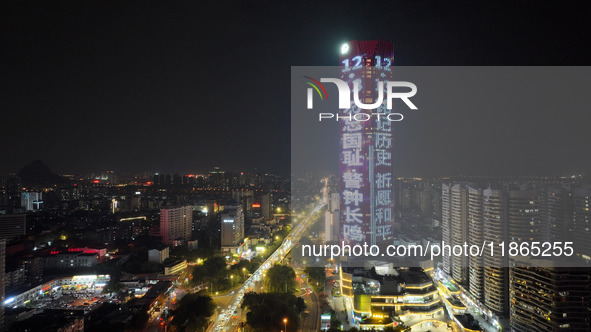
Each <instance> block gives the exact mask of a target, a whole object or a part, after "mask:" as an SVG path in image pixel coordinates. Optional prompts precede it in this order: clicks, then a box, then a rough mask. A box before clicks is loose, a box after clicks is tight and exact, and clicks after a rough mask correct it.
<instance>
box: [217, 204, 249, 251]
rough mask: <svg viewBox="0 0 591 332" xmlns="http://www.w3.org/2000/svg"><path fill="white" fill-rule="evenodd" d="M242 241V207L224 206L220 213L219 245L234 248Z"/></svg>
mask: <svg viewBox="0 0 591 332" xmlns="http://www.w3.org/2000/svg"><path fill="white" fill-rule="evenodd" d="M243 239H244V211H243V209H242V206H240V205H236V206H225V207H224V212H223V213H222V227H221V243H222V248H223V247H235V246H238V245H240V243H241V242H242V240H243Z"/></svg>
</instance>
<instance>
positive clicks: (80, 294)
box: [29, 287, 111, 311]
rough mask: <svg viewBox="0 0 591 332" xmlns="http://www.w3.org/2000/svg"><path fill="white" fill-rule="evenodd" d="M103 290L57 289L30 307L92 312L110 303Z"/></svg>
mask: <svg viewBox="0 0 591 332" xmlns="http://www.w3.org/2000/svg"><path fill="white" fill-rule="evenodd" d="M110 300H111V298H110V297H109V294H103V293H102V288H101V289H92V288H84V289H83V288H80V287H78V288H70V289H67V288H62V287H56V288H54V289H53V290H52V291H51V292H49V293H46V294H45V295H42V296H40V297H39V298H38V299H36V300H34V301H31V303H30V304H29V305H32V306H35V307H38V308H46V309H72V310H85V311H91V310H93V309H94V308H96V307H97V306H98V305H100V303H102V302H105V301H110Z"/></svg>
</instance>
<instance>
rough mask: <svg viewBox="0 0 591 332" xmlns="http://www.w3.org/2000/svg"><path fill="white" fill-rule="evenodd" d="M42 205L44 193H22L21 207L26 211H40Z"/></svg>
mask: <svg viewBox="0 0 591 332" xmlns="http://www.w3.org/2000/svg"><path fill="white" fill-rule="evenodd" d="M41 204H43V193H38V192H28V191H25V192H22V193H21V207H22V208H23V209H25V210H26V211H34V210H39V209H40V208H41Z"/></svg>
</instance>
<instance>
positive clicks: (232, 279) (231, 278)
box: [230, 274, 234, 288]
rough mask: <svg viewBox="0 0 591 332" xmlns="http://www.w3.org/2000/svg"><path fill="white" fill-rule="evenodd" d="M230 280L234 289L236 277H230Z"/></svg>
mask: <svg viewBox="0 0 591 332" xmlns="http://www.w3.org/2000/svg"><path fill="white" fill-rule="evenodd" d="M230 280H231V281H232V288H234V275H233V274H232V275H230Z"/></svg>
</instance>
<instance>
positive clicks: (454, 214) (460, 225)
mask: <svg viewBox="0 0 591 332" xmlns="http://www.w3.org/2000/svg"><path fill="white" fill-rule="evenodd" d="M442 188H443V189H442V193H443V194H442V203H441V204H442V206H443V207H444V208H443V212H442V225H441V227H442V232H443V234H444V237H443V238H442V241H445V243H446V244H448V245H451V246H455V245H460V246H461V245H463V244H464V243H465V242H467V238H468V186H467V185H466V184H453V185H447V184H443V185H442ZM443 266H444V271H445V272H446V273H447V274H448V275H450V276H451V277H452V278H453V279H454V280H455V281H457V282H459V283H460V284H466V283H467V281H468V257H466V256H456V255H445V256H444V261H443Z"/></svg>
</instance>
